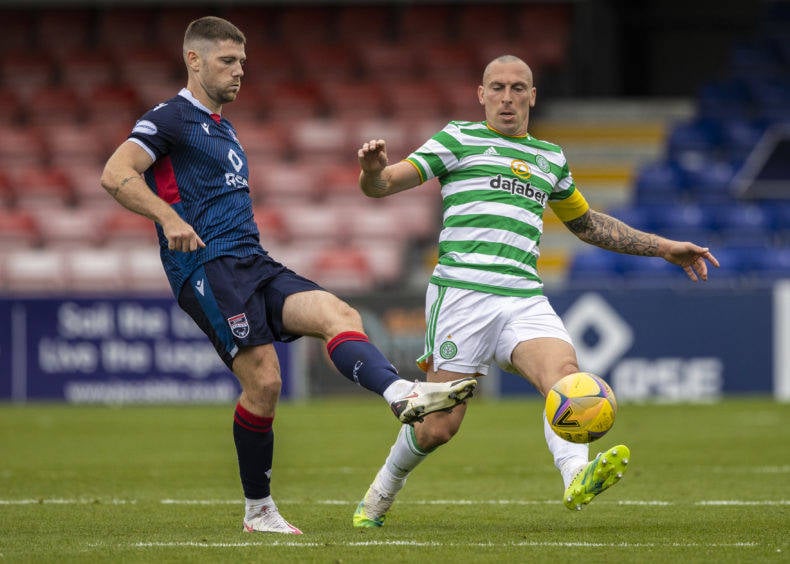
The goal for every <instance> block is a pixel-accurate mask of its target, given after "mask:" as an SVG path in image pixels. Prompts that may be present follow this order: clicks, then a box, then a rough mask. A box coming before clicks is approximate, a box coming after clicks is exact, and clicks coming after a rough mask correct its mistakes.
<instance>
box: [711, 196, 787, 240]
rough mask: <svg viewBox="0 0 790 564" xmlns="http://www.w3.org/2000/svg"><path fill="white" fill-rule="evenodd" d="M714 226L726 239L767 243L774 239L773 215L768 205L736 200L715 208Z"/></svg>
mask: <svg viewBox="0 0 790 564" xmlns="http://www.w3.org/2000/svg"><path fill="white" fill-rule="evenodd" d="M713 227H714V228H715V229H716V230H717V231H718V232H719V234H720V236H721V237H722V239H724V240H725V241H738V242H739V243H740V244H741V245H744V244H754V245H766V244H770V243H771V242H772V241H773V238H774V237H773V233H774V225H773V217H772V215H771V213H770V211H769V210H768V208H767V206H761V205H759V204H753V203H746V202H735V203H732V204H722V205H719V206H716V207H714V208H713Z"/></svg>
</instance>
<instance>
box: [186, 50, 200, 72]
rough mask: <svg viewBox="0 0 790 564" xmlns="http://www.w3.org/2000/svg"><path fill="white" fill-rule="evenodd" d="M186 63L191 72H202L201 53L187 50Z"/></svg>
mask: <svg viewBox="0 0 790 564" xmlns="http://www.w3.org/2000/svg"><path fill="white" fill-rule="evenodd" d="M184 62H185V63H186V65H187V67H188V68H189V69H190V70H192V71H195V72H197V71H198V70H200V53H198V52H197V51H195V50H193V49H187V51H186V52H185V53H184Z"/></svg>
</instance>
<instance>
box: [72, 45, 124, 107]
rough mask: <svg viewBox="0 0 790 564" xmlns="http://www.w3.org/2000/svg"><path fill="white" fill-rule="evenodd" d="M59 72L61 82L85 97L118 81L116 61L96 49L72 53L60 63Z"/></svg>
mask: <svg viewBox="0 0 790 564" xmlns="http://www.w3.org/2000/svg"><path fill="white" fill-rule="evenodd" d="M58 71H59V76H60V80H61V82H62V83H63V84H65V85H66V86H68V87H69V88H71V89H73V90H74V91H75V92H78V93H79V94H80V96H83V97H85V96H87V95H88V94H89V93H90V92H91V91H92V90H93V89H95V88H97V87H99V86H106V85H110V84H112V83H113V82H114V81H115V80H116V67H115V61H113V59H112V58H111V57H110V56H109V55H108V54H107V53H105V52H104V51H101V50H97V49H95V48H94V49H86V50H81V51H76V52H73V53H71V54H70V55H69V56H68V57H65V58H63V60H61V61H59V63H58ZM138 80H139V77H138Z"/></svg>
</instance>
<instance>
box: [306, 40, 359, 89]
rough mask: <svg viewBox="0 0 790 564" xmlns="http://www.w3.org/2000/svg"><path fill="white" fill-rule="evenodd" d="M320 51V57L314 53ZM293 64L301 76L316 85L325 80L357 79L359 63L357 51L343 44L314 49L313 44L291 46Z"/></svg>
mask: <svg viewBox="0 0 790 564" xmlns="http://www.w3.org/2000/svg"><path fill="white" fill-rule="evenodd" d="M316 49H319V50H320V55H319V54H317V53H316ZM293 53H294V62H295V64H296V65H297V67H298V68H299V70H300V72H301V73H302V76H304V77H308V78H309V79H311V80H314V81H315V82H317V83H319V84H320V83H322V82H324V81H327V80H353V79H354V78H357V77H358V75H359V70H360V63H359V60H358V59H357V50H356V49H353V48H351V47H349V46H348V45H344V44H328V45H321V46H320V47H316V46H315V45H313V44H310V43H306V44H303V45H302V44H299V43H297V44H295V45H293Z"/></svg>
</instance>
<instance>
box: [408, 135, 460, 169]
mask: <svg viewBox="0 0 790 564" xmlns="http://www.w3.org/2000/svg"><path fill="white" fill-rule="evenodd" d="M457 129H458V127H457V126H456V125H454V124H453V122H450V123H448V124H447V125H446V126H444V128H443V129H442V130H441V131H439V132H438V133H437V134H436V135H434V136H433V137H431V138H430V139H428V140H427V141H426V142H425V143H423V144H422V146H420V147H419V148H418V149H417V150H416V151H414V152H413V153H411V154H410V155H409V156H408V157H406V159H405V160H406V161H407V162H409V163H411V165H412V166H414V168H416V169H417V172H418V173H419V175H420V181H421V182H425V181H427V180H431V179H432V178H436V177H439V176H442V175H444V174H447V173H448V172H450V171H451V170H453V169H454V168H455V167H456V166H457V165H458V162H459V160H458V157H457V156H456V154H455V153H453V151H452V147H453V146H454V144H455V143H454V139H455V137H454V135H453V134H452V132H453V131H457Z"/></svg>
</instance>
